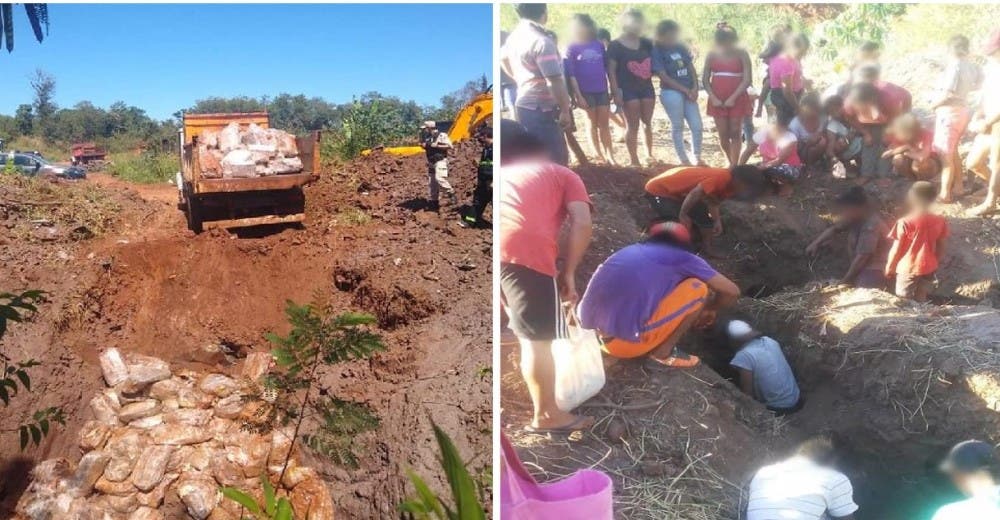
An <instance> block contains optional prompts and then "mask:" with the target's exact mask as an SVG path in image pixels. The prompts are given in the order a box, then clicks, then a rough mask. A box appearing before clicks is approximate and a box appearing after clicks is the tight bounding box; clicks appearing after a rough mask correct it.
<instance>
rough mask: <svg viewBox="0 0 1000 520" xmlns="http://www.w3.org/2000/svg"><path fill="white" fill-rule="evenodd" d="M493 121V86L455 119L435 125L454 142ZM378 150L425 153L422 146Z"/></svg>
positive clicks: (414, 153) (381, 148)
mask: <svg viewBox="0 0 1000 520" xmlns="http://www.w3.org/2000/svg"><path fill="white" fill-rule="evenodd" d="M492 121H493V89H492V87H491V88H489V89H487V90H486V92H483V93H481V94H479V95H478V96H476V97H474V98H473V99H472V101H469V102H468V103H467V104H466V105H465V106H464V107H462V109H461V110H459V111H458V114H456V115H455V119H453V120H451V121H435V122H434V126H435V127H437V128H438V129H439V130H441V131H442V132H444V133H446V134H448V138H449V139H451V142H452V143H453V144H456V143H459V142H461V141H464V140H466V139H468V138H470V137H473V136H475V135H476V129H478V128H479V127H480V126H481V125H484V124H489V123H491V122H492ZM376 150H381V151H383V152H385V153H387V154H391V155H397V156H408V155H417V154H420V153H424V149H423V147H421V146H393V147H380V148H376ZM372 151H373V150H364V151H362V152H361V155H365V156H366V155H370V154H371V153H372Z"/></svg>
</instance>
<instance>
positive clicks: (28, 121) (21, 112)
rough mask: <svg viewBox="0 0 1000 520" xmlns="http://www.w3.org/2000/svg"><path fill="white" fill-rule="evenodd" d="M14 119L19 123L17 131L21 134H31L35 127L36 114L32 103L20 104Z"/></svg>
mask: <svg viewBox="0 0 1000 520" xmlns="http://www.w3.org/2000/svg"><path fill="white" fill-rule="evenodd" d="M14 121H15V123H16V124H17V131H18V133H20V134H21V135H31V131H32V130H33V129H34V127H35V114H34V113H33V112H32V111H31V105H26V104H25V105H18V107H17V112H15V113H14Z"/></svg>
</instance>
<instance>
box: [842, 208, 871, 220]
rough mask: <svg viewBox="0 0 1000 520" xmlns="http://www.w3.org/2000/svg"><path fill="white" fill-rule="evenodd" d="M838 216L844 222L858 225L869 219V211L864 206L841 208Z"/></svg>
mask: <svg viewBox="0 0 1000 520" xmlns="http://www.w3.org/2000/svg"><path fill="white" fill-rule="evenodd" d="M837 214H838V215H839V216H840V219H841V220H843V221H844V222H847V223H851V224H856V223H859V222H861V221H863V220H864V219H865V218H866V217H868V210H867V208H865V207H864V206H841V207H839V208H837Z"/></svg>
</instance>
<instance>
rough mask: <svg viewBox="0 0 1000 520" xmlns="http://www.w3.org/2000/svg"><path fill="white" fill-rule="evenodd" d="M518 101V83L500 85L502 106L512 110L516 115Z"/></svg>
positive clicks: (512, 113)
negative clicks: (515, 109) (515, 106)
mask: <svg viewBox="0 0 1000 520" xmlns="http://www.w3.org/2000/svg"><path fill="white" fill-rule="evenodd" d="M515 102H517V85H501V86H500V106H501V107H502V108H503V109H504V110H510V112H511V115H514V103H515Z"/></svg>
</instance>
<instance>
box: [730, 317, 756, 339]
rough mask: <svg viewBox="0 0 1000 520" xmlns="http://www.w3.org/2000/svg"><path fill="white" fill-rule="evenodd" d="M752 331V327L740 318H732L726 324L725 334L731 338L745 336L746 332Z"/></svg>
mask: <svg viewBox="0 0 1000 520" xmlns="http://www.w3.org/2000/svg"><path fill="white" fill-rule="evenodd" d="M751 332H753V327H751V326H750V324H749V323H747V322H745V321H742V320H733V321H730V322H729V325H727V326H726V334H728V335H729V337H730V338H732V339H739V338H742V337H745V336H746V335H747V334H750V333H751Z"/></svg>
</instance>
